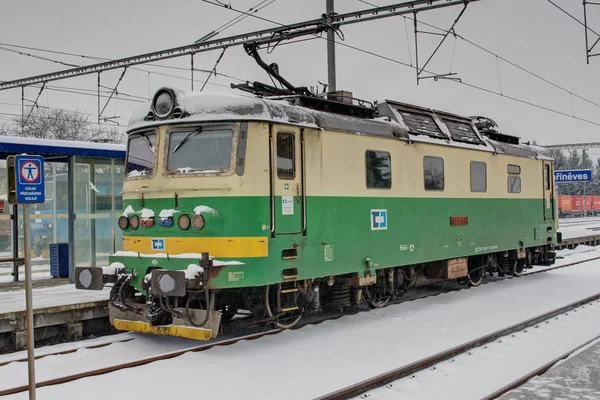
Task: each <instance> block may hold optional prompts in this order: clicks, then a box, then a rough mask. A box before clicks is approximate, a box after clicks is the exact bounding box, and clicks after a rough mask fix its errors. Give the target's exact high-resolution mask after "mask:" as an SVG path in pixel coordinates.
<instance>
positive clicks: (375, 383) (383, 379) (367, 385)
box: [317, 260, 600, 400]
mask: <svg viewBox="0 0 600 400" xmlns="http://www.w3.org/2000/svg"><path fill="white" fill-rule="evenodd" d="M586 262H587V260H586ZM544 271H547V270H544ZM540 272H543V271H540ZM599 299H600V293H597V294H595V295H593V296H589V297H586V298H584V299H581V300H579V301H576V302H573V303H571V304H568V305H566V306H563V307H559V308H556V309H554V310H552V311H549V312H546V313H543V314H540V315H538V316H536V317H533V318H530V319H527V320H525V321H521V322H519V323H517V324H514V325H511V326H509V327H507V328H503V329H500V330H497V331H495V332H492V333H489V334H487V335H484V336H481V337H479V338H477V339H474V340H471V341H469V342H466V343H464V344H462V345H459V346H455V347H453V348H451V349H448V350H445V351H442V352H440V353H437V354H434V355H432V356H430V357H427V358H424V359H422V360H419V361H415V362H413V363H411V364H408V365H405V366H402V367H399V368H396V369H394V370H391V371H388V372H386V373H383V374H380V375H377V376H374V377H372V378H369V379H366V380H364V381H362V382H358V383H355V384H353V385H350V386H347V387H345V388H342V389H339V390H337V391H335V392H331V393H328V394H325V395H323V396H321V397H318V398H317V400H340V399H347V398H350V397H356V396H359V395H361V394H362V393H364V392H366V391H368V390H371V389H374V388H377V387H380V386H383V385H386V384H388V383H390V382H392V381H395V380H397V379H401V378H404V377H406V376H409V375H412V374H414V373H415V372H417V371H421V370H423V369H427V368H430V367H432V366H434V365H436V364H439V363H440V362H443V361H447V360H450V359H452V358H453V357H456V356H457V355H459V354H462V353H466V352H468V351H469V350H472V349H474V348H476V347H480V346H483V345H485V344H488V343H490V342H493V341H495V340H496V339H498V338H500V337H502V336H506V335H510V334H512V333H515V332H518V331H520V330H523V329H526V328H529V327H531V326H535V325H537V324H539V323H540V322H543V321H546V320H548V319H551V318H554V317H556V316H557V315H560V314H563V313H565V312H568V311H571V310H573V309H575V308H578V307H580V306H582V305H585V304H588V303H591V302H593V301H596V300H599ZM573 351H576V350H573ZM573 351H571V352H570V353H572V352H573ZM570 353H569V354H570ZM567 355H568V354H567ZM564 357H565V356H564V355H563V356H562V358H564ZM562 358H559V359H557V360H556V361H554V363H556V362H557V361H559V360H560V359H562ZM551 365H553V364H550V365H546V369H548V368H550V366H551ZM533 373H534V372H531V374H533ZM531 374H528V375H527V376H530V375H531ZM532 376H533V375H532ZM525 378H526V377H523V378H521V379H520V380H519V381H517V382H512V383H511V384H510V385H507V386H505V387H504V388H503V389H504V390H505V391H504V392H502V393H506V392H507V391H508V390H510V389H513V388H514V387H517V386H518V385H517V384H518V383H519V382H521V381H526V379H525ZM515 385H517V386H515ZM499 392H500V391H498V392H496V393H499ZM502 393H499V394H498V396H499V395H500V394H502ZM494 395H495V394H494ZM490 396H492V395H490ZM496 397H497V396H496ZM489 398H495V397H489Z"/></svg>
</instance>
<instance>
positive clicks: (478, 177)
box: [471, 161, 487, 192]
mask: <svg viewBox="0 0 600 400" xmlns="http://www.w3.org/2000/svg"><path fill="white" fill-rule="evenodd" d="M486 191H487V166H486V164H485V163H484V162H479V161H471V192H486Z"/></svg>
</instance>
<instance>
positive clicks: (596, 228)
mask: <svg viewBox="0 0 600 400" xmlns="http://www.w3.org/2000/svg"><path fill="white" fill-rule="evenodd" d="M558 230H559V232H562V235H563V239H571V238H576V237H582V236H589V235H595V234H599V233H600V218H598V217H593V218H572V219H560V220H559V221H558Z"/></svg>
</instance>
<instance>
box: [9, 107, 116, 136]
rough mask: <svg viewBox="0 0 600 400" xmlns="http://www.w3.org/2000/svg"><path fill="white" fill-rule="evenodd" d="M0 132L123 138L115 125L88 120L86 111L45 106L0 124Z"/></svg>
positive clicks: (23, 134) (16, 134)
mask: <svg viewBox="0 0 600 400" xmlns="http://www.w3.org/2000/svg"><path fill="white" fill-rule="evenodd" d="M0 135H13V136H28V137H35V138H41V139H58V140H82V141H86V142H92V141H94V142H96V141H98V142H112V143H122V142H124V140H125V135H123V134H122V133H121V132H119V130H118V129H117V127H107V126H105V125H98V124H96V123H94V122H91V121H90V118H89V115H88V114H85V113H82V112H79V111H68V110H62V109H57V108H47V107H39V108H38V107H36V108H33V109H30V110H28V111H27V112H26V113H25V114H24V115H23V116H19V117H16V118H15V119H14V120H13V121H12V122H11V123H9V124H6V125H4V126H0Z"/></svg>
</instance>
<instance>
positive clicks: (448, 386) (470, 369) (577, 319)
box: [356, 302, 600, 400]
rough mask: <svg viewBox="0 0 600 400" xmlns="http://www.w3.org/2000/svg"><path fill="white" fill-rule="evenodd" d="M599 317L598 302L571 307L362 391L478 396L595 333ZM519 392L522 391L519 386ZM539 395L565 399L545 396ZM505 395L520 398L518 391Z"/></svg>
mask: <svg viewBox="0 0 600 400" xmlns="http://www.w3.org/2000/svg"><path fill="white" fill-rule="evenodd" d="M599 320H600V302H594V303H592V304H591V305H586V306H585V307H581V308H579V309H578V310H577V312H569V313H567V314H563V315H561V316H559V317H557V318H553V319H551V320H550V322H549V323H542V324H539V325H538V327H537V328H535V327H532V328H527V329H525V330H522V331H520V332H517V333H515V334H512V335H509V336H504V337H501V338H499V340H496V341H494V342H492V343H490V344H487V345H484V346H481V347H477V348H475V349H472V350H470V351H469V352H468V353H463V354H460V355H459V356H456V357H454V358H453V359H452V360H449V361H445V362H442V363H439V364H436V365H435V366H433V367H431V368H429V369H426V370H422V371H418V372H416V373H414V374H412V375H411V376H409V377H406V378H402V379H399V380H396V381H394V382H391V383H390V384H389V385H385V386H383V387H379V388H377V389H373V390H370V391H369V392H367V393H365V394H363V396H367V395H368V398H369V400H388V399H411V400H413V399H414V400H428V399H431V400H438V399H443V398H449V397H450V398H459V397H460V398H461V399H465V400H467V399H474V400H476V399H482V398H485V397H486V396H488V395H490V394H492V393H494V392H495V391H497V390H499V389H501V388H502V387H504V386H505V385H507V384H509V383H511V382H514V381H516V380H517V379H519V378H521V377H522V376H525V375H526V374H528V373H530V372H531V371H534V370H535V369H536V368H539V367H541V366H543V365H545V364H547V363H549V362H552V361H553V360H555V359H556V358H558V357H560V356H562V355H563V354H565V353H568V352H570V351H572V350H573V349H575V348H577V347H578V346H581V345H582V344H583V343H586V342H588V341H590V340H593V339H594V338H596V337H597V336H598V335H599V334H600V326H599V325H598V321H599ZM584 368H585V367H584ZM596 368H598V366H597V365H596ZM482 371H485V372H484V373H482ZM474 377H476V379H473V378H474ZM588 378H591V377H588ZM580 384H581V386H580V388H579V389H580V394H583V393H585V392H589V391H590V389H589V388H586V386H588V387H589V386H590V385H591V384H592V382H591V381H589V380H586V379H581V380H580ZM535 389H536V392H537V393H538V394H540V395H543V394H544V392H546V394H550V393H552V389H553V388H544V387H543V385H535ZM518 392H519V393H523V391H521V390H519V391H518ZM448 396H449V397H448ZM541 397H544V398H553V399H558V398H565V397H562V396H547V395H546V396H541ZM541 397H540V398H541ZM362 398H365V397H362ZM508 398H510V399H519V397H518V396H510V397H508ZM576 398H578V399H580V398H587V397H576ZM594 398H596V397H594ZM356 399H359V397H357V398H356Z"/></svg>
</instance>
